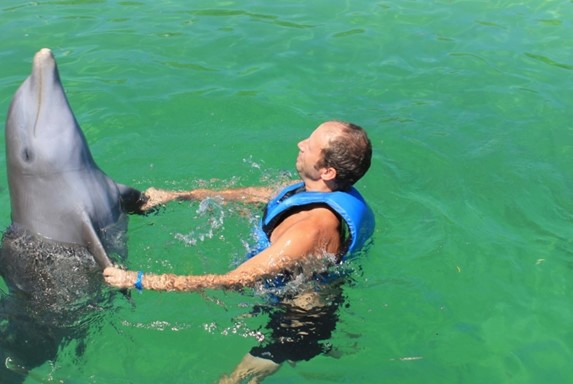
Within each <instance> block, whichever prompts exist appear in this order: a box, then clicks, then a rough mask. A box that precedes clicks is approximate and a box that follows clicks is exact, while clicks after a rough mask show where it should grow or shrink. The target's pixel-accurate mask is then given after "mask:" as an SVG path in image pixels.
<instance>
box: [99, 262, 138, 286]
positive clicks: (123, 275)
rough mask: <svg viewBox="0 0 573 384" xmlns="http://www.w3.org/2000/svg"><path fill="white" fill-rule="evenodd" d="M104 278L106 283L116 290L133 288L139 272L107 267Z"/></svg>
mask: <svg viewBox="0 0 573 384" xmlns="http://www.w3.org/2000/svg"><path fill="white" fill-rule="evenodd" d="M103 278H104V279H105V282H106V283H108V284H109V285H111V286H114V287H116V288H133V284H135V281H136V280H137V272H132V271H124V270H123V269H119V268H116V267H107V268H106V269H104V270H103Z"/></svg>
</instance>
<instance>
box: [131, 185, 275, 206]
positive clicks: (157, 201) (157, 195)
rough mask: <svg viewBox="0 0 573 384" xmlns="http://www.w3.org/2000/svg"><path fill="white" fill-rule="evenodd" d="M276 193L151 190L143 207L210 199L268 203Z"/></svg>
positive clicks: (253, 189) (260, 189) (257, 189)
mask: <svg viewBox="0 0 573 384" xmlns="http://www.w3.org/2000/svg"><path fill="white" fill-rule="evenodd" d="M273 192H274V189H272V188H269V187H246V188H237V189H227V190H222V191H214V190H210V189H194V190H191V191H167V190H163V189H156V188H153V187H152V188H149V189H147V190H146V191H145V192H144V195H145V197H146V198H147V201H146V203H145V204H144V205H143V206H142V207H141V209H142V210H143V211H147V210H149V209H151V208H153V207H155V206H157V205H161V204H165V203H168V202H170V201H173V200H203V199H206V198H208V197H220V198H222V199H223V201H238V202H244V203H266V202H267V201H268V200H269V199H270V198H271V197H272V194H273Z"/></svg>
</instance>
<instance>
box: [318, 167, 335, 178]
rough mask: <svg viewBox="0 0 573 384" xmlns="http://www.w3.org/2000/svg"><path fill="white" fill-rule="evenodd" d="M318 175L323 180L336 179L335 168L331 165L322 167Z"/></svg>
mask: <svg viewBox="0 0 573 384" xmlns="http://www.w3.org/2000/svg"><path fill="white" fill-rule="evenodd" d="M320 177H321V178H322V180H323V181H333V180H334V179H336V169H334V168H332V167H327V168H322V170H321V173H320Z"/></svg>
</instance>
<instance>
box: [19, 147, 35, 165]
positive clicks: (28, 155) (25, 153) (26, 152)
mask: <svg viewBox="0 0 573 384" xmlns="http://www.w3.org/2000/svg"><path fill="white" fill-rule="evenodd" d="M22 159H23V160H24V161H25V162H27V163H29V162H31V161H32V160H33V159H34V156H33V155H32V151H30V149H28V147H26V148H24V149H23V150H22Z"/></svg>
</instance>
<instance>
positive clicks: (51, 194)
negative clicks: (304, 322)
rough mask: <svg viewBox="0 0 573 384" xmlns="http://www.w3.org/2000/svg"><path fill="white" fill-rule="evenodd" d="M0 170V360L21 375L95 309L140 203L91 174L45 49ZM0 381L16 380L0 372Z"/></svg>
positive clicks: (21, 98)
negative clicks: (7, 205)
mask: <svg viewBox="0 0 573 384" xmlns="http://www.w3.org/2000/svg"><path fill="white" fill-rule="evenodd" d="M6 162H7V173H8V183H9V189H10V202H11V219H12V223H11V225H10V227H9V228H8V229H7V230H6V232H5V233H4V236H3V239H2V249H1V252H0V275H1V276H2V277H3V278H4V280H5V282H6V285H7V286H8V288H9V295H7V296H5V297H3V298H2V301H1V302H0V321H1V322H2V327H0V358H2V359H11V360H16V361H18V363H17V364H18V365H23V366H24V367H26V368H29V367H32V366H34V365H37V364H40V363H41V362H43V361H44V360H46V359H49V358H52V357H53V354H54V353H55V351H56V350H57V347H58V345H59V342H60V341H61V340H62V339H64V338H66V337H68V336H69V335H72V334H73V333H74V332H73V330H74V327H75V325H76V322H78V321H81V318H82V316H83V315H85V314H86V313H87V312H89V311H90V310H91V311H93V306H97V305H98V302H100V299H101V297H100V295H101V292H102V279H101V277H100V276H99V271H101V270H102V269H103V268H105V267H107V266H110V265H112V262H111V261H110V257H109V255H110V254H117V255H121V256H126V251H125V232H126V230H127V214H126V213H127V212H128V211H135V210H137V209H138V206H139V205H141V203H142V202H141V200H140V198H141V193H140V192H139V191H137V190H135V189H132V188H129V187H126V186H123V185H120V184H116V183H115V182H114V181H113V180H112V179H110V178H109V177H108V176H106V175H105V173H104V172H103V171H101V169H99V167H98V166H97V165H96V163H95V161H94V160H93V158H92V155H91V153H90V150H89V147H88V145H87V142H86V140H85V137H84V135H83V133H82V131H81V129H80V127H79V125H78V123H77V121H76V119H75V117H74V114H73V112H72V110H71V108H70V106H69V104H68V101H67V98H66V96H65V92H64V88H63V86H62V84H61V82H60V78H59V74H58V69H57V66H56V62H55V60H54V57H53V55H52V53H51V51H50V50H49V49H42V50H40V51H39V52H38V53H37V54H36V55H35V56H34V62H33V68H32V74H31V75H30V76H29V77H28V78H27V79H26V80H25V81H24V83H23V84H22V85H21V86H20V88H19V89H18V90H17V92H16V94H15V95H14V98H13V100H12V103H11V105H10V109H9V111H8V118H7V121H6ZM40 330H41V331H40ZM40 346H43V347H40ZM2 375H5V376H6V378H5V377H3V376H2ZM0 378H1V379H3V380H0V381H1V382H3V383H4V382H10V381H9V380H11V381H12V382H17V381H18V380H20V379H21V377H20V376H19V375H14V374H13V373H12V372H9V371H6V370H5V368H4V364H1V365H0ZM21 380H23V379H21Z"/></svg>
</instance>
